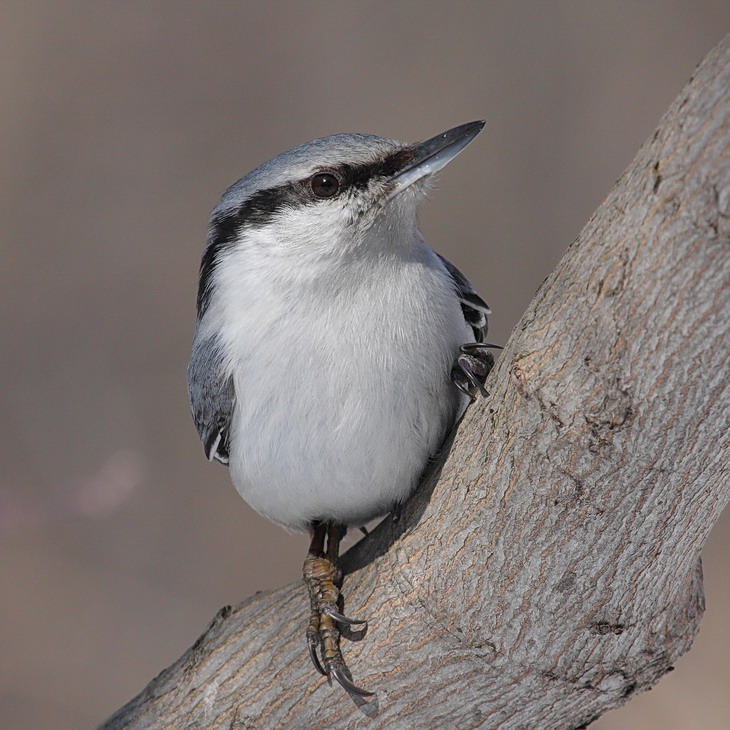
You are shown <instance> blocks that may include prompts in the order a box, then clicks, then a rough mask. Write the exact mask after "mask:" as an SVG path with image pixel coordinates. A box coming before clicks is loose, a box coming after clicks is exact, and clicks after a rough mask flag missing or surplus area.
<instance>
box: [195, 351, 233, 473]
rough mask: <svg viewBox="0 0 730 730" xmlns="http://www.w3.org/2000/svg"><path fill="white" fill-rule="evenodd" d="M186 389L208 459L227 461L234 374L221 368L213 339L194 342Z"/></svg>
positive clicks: (220, 356)
mask: <svg viewBox="0 0 730 730" xmlns="http://www.w3.org/2000/svg"><path fill="white" fill-rule="evenodd" d="M188 392H189V394H190V407H191V409H192V412H193V420H194V421H195V426H196V428H197V429H198V433H199V434H200V440H201V441H202V442H203V448H204V449H205V455H206V456H207V457H208V459H209V461H213V459H216V460H217V461H220V462H221V464H227V463H228V457H229V453H228V449H229V443H230V427H231V418H232V416H233V408H234V406H235V403H236V392H235V390H234V387H233V378H232V377H231V376H230V375H228V376H227V375H226V374H225V372H224V370H223V358H222V355H221V352H220V349H219V347H218V345H217V343H216V342H215V340H214V339H212V338H209V339H206V340H201V341H198V340H197V338H196V340H195V343H194V344H193V354H192V357H191V358H190V364H189V365H188Z"/></svg>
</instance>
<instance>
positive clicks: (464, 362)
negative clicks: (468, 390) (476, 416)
mask: <svg viewBox="0 0 730 730" xmlns="http://www.w3.org/2000/svg"><path fill="white" fill-rule="evenodd" d="M468 357H469V355H460V356H459V357H458V359H457V363H458V365H459V368H460V370H461V372H462V373H463V374H464V375H465V377H466V379H467V380H468V381H469V382H470V383H471V384H472V385H473V386H474V387H475V388H476V389H477V390H478V391H479V392H480V393H481V394H482V395H483V396H484V397H485V398H486V397H487V396H488V395H489V393H487V390H486V388H485V387H484V386H483V385H482V383H481V381H480V380H479V378H477V376H476V375H475V374H474V371H473V370H472V369H471V364H470V363H469V361H468V359H467V358H468Z"/></svg>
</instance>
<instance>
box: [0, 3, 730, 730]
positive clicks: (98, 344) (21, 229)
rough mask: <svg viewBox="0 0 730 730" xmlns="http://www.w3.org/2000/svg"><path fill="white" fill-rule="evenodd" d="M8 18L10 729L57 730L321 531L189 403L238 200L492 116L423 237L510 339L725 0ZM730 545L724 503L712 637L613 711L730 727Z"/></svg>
mask: <svg viewBox="0 0 730 730" xmlns="http://www.w3.org/2000/svg"><path fill="white" fill-rule="evenodd" d="M0 14H1V18H0V85H1V87H0V88H1V91H2V108H1V110H0V119H1V120H2V121H1V130H0V149H1V150H2V155H1V157H0V165H1V166H2V175H1V178H2V186H3V191H2V206H3V210H2V216H1V219H0V226H2V232H1V234H0V252H1V256H2V265H1V266H0V277H1V278H0V307H1V308H2V319H1V321H2V340H1V342H2V344H1V349H0V378H2V388H1V389H0V407H1V408H2V418H1V419H0V422H1V424H2V425H1V426H0V428H2V434H0V470H1V471H0V490H1V491H0V529H1V531H2V533H1V544H2V560H1V562H0V571H1V573H0V575H1V581H2V583H1V585H0V630H1V642H2V643H1V646H2V651H1V652H0V671H1V672H2V675H1V676H0V692H1V694H0V725H2V727H3V728H54V729H55V728H81V727H88V726H91V725H93V724H95V723H97V722H99V721H101V720H102V719H103V718H104V717H105V716H107V715H108V714H109V713H111V712H112V711H113V710H115V709H116V708H117V707H118V706H120V705H121V704H123V703H124V702H125V701H127V700H128V699H130V698H131V697H132V696H133V695H134V694H135V693H136V692H137V691H138V690H140V689H141V688H142V687H143V686H144V684H145V683H146V682H147V681H148V680H149V679H151V678H152V677H153V676H154V675H155V674H156V673H157V672H158V671H159V670H161V669H162V668H163V667H165V666H167V665H168V664H170V663H171V662H172V661H174V660H175V659H176V658H177V657H178V656H179V655H180V654H181V653H182V652H183V651H184V650H185V649H186V648H187V647H188V646H189V645H190V643H191V642H192V641H193V640H194V639H195V638H196V637H197V636H198V634H199V633H200V632H201V631H202V630H203V628H204V627H205V625H206V623H207V622H208V621H209V620H210V619H211V618H212V616H213V614H214V613H215V611H216V610H217V609H218V608H219V607H220V606H222V605H224V604H226V603H236V602H238V601H240V600H242V599H243V598H245V597H246V596H247V595H249V594H251V593H252V592H253V591H255V590H257V589H265V588H269V587H273V586H277V585H280V584H282V583H283V582H287V581H292V580H296V579H298V577H299V571H300V566H301V562H302V559H303V553H304V550H305V538H303V537H302V536H296V535H288V534H287V533H285V532H283V531H282V530H280V529H279V528H277V527H274V526H273V525H271V524H269V523H268V522H266V521H265V520H264V519H263V518H260V517H259V516H258V515H256V514H254V513H252V511H251V510H250V509H248V507H247V506H246V505H245V504H244V503H243V501H242V500H241V499H240V498H239V497H238V495H237V494H236V493H235V491H234V489H233V487H232V486H231V485H230V483H229V480H228V475H227V473H226V470H225V469H224V468H223V467H221V466H218V465H210V464H208V463H207V462H206V461H205V459H204V457H203V451H202V448H201V446H200V443H199V442H198V438H197V435H196V433H195V430H194V428H193V425H192V422H191V419H190V415H189V412H188V404H187V395H186V386H185V368H186V364H187V357H188V354H189V346H190V340H191V334H192V327H193V321H194V300H195V289H196V280H197V267H198V262H199V258H200V254H201V250H202V244H203V239H204V235H205V231H206V224H207V215H208V212H209V210H210V208H211V207H212V205H213V204H214V203H215V202H216V199H217V197H218V195H219V194H220V193H221V192H222V190H223V189H224V188H225V187H227V186H228V185H229V184H230V183H231V182H233V181H234V180H235V179H236V178H238V177H240V176H241V175H243V174H244V173H245V172H247V171H248V170H249V169H251V168H252V167H254V166H255V165H257V164H259V163H260V162H262V161H264V160H266V159H268V158H270V157H272V156H273V155H275V154H277V153H279V152H281V151H283V150H284V149H287V148H289V147H291V146H293V145H294V144H298V143H300V142H303V141H305V140H308V139H310V138H313V137H316V136H321V135H325V134H330V133H334V132H340V131H362V132H371V133H375V134H381V135H384V136H392V137H396V138H400V139H405V140H416V139H421V138H425V137H429V136H431V135H433V134H436V133H438V132H440V131H443V130H445V129H447V128H449V127H451V126H453V125H456V124H459V123H461V122H466V121H470V120H472V119H479V118H484V119H486V120H487V127H486V130H485V131H484V132H483V133H482V135H481V136H480V137H479V139H478V140H476V142H475V143H474V144H473V145H472V146H471V147H470V148H469V150H468V151H467V152H465V153H464V155H462V156H461V157H460V158H459V160H458V161H457V162H455V163H454V164H453V165H452V166H450V167H449V168H448V170H446V171H444V173H443V174H442V176H441V185H440V188H439V189H438V190H437V191H435V192H434V193H433V194H432V196H431V201H430V203H429V204H428V205H427V206H426V207H425V208H424V210H423V216H422V228H423V230H424V231H425V233H426V237H427V239H428V240H429V241H430V242H431V243H432V245H434V246H435V247H436V248H437V249H439V250H440V251H441V252H442V253H444V254H445V255H447V256H448V257H449V258H450V259H452V260H453V261H454V262H455V263H457V265H458V266H459V267H460V268H462V269H463V270H464V271H465V272H467V274H468V275H469V277H470V278H471V279H472V281H473V282H474V284H475V285H476V287H477V289H478V290H479V291H480V292H482V293H483V294H484V295H485V297H486V299H487V300H488V301H489V303H490V304H491V305H492V308H493V309H494V312H495V314H494V317H493V318H492V322H493V327H492V332H493V337H494V339H496V340H497V341H504V340H506V338H507V337H508V335H509V332H510V329H511V327H512V326H513V325H514V324H515V322H516V321H517V319H518V317H519V316H520V314H521V313H522V311H523V310H524V308H525V307H526V306H527V304H528V302H529V300H530V298H531V296H532V295H533V293H534V291H535V289H536V288H537V286H538V285H539V284H540V282H541V281H542V279H543V278H544V277H545V276H546V275H547V273H548V272H549V271H550V270H551V269H552V268H553V266H554V265H555V263H556V262H557V260H558V259H559V257H560V256H561V254H562V252H563V251H564V249H565V248H566V246H567V245H568V244H569V243H570V241H572V240H573V239H574V238H575V236H576V235H577V234H578V232H579V231H580V229H581V227H582V226H583V224H584V223H585V222H586V220H587V219H588V217H589V216H590V215H591V213H592V212H593V210H594V209H595V207H596V206H597V205H598V204H599V203H600V202H601V200H602V199H603V197H604V196H605V195H606V194H607V192H608V190H609V189H610V187H611V185H612V184H613V182H614V181H615V180H616V179H617V178H618V177H619V176H620V174H621V172H622V171H623V169H624V168H625V167H626V165H627V164H628V163H629V162H630V161H631V159H632V157H633V156H634V154H635V153H636V151H637V150H638V148H639V146H640V145H641V143H642V142H643V141H644V139H646V138H647V137H648V136H649V135H650V134H651V133H652V131H653V129H654V127H655V126H656V124H657V122H658V120H659V118H660V116H661V114H662V113H663V112H664V110H665V108H666V107H667V106H668V105H669V103H670V102H671V101H672V99H673V98H674V96H675V95H676V94H677V93H678V92H679V90H680V89H681V87H682V86H683V84H684V83H685V82H686V81H687V80H688V78H689V76H690V74H691V73H692V70H693V68H694V67H695V65H696V64H697V63H698V62H699V61H700V60H701V59H702V57H703V56H704V54H705V53H706V52H707V51H708V50H709V49H710V48H711V47H712V46H713V45H714V44H715V43H716V42H717V41H719V39H720V38H721V37H722V35H723V34H724V33H725V32H726V30H727V29H728V26H729V21H730V4H728V3H727V0H665V1H664V2H649V1H643V2H641V3H637V2H632V1H629V0H626V1H620V2H612V3H606V2H598V1H595V2H586V1H585V0H575V1H567V0H561V1H554V2H550V3H536V2H535V3H525V2H511V3H506V2H496V1H494V2H478V3H477V2H473V3H470V2H459V3H445V2H444V3H435V2H434V3H426V2H340V3H336V4H335V3H308V2H278V3H264V2H261V3H253V2H239V3H229V2H220V3H203V2H198V3H195V2H188V1H185V2H183V1H178V2H174V3H173V2H168V3H161V2H145V3H142V2H124V3H112V2H100V1H99V0H93V1H87V2H65V3H57V2H50V1H48V0H47V1H46V2H32V1H30V0H22V1H18V2H1V3H0ZM729 547H730V520H729V519H728V518H727V517H726V518H725V519H724V523H723V524H720V525H718V526H717V528H716V529H715V531H714V533H713V536H712V538H711V540H710V542H709V544H708V546H707V548H706V551H705V572H706V593H707V605H708V608H707V613H706V617H705V621H704V624H703V628H702V631H701V633H700V635H699V637H698V639H697V641H696V643H695V648H694V649H693V651H692V652H691V653H690V654H688V655H687V656H686V657H684V658H682V659H681V660H680V661H679V662H678V663H677V669H676V671H675V672H674V673H673V674H671V675H669V676H668V677H666V678H665V679H664V680H662V682H661V683H660V685H659V686H658V687H657V688H656V689H655V690H654V691H653V692H651V693H648V694H645V695H643V696H641V697H639V698H637V699H636V700H634V701H632V702H631V703H630V705H628V706H627V707H626V708H624V709H621V710H619V711H615V712H613V713H610V714H608V715H606V716H604V717H603V718H602V719H601V720H599V721H598V722H597V723H596V724H595V725H594V726H593V727H595V728H599V729H600V730H616V729H618V728H622V729H629V730H630V729H633V728H667V729H672V728H677V729H682V730H685V729H692V728H697V729H700V728H701V729H702V730H708V729H712V728H727V727H729V726H730V699H729V697H728V695H729V693H728V688H729V687H730V658H729V657H728V646H729V644H730V627H729V625H728V624H729V622H728V609H727V606H728V603H729V602H730V588H729V586H728V580H727V570H728V559H727V554H728V548H729ZM303 620H304V619H303ZM302 651H303V652H304V646H303V647H302ZM302 657H303V658H302V661H306V660H305V658H304V654H303V655H302ZM336 693H337V692H336V690H335V694H336Z"/></svg>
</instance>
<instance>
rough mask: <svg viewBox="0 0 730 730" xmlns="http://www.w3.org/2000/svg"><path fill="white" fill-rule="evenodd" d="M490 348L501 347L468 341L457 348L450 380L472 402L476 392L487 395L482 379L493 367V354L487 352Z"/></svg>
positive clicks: (485, 377) (499, 348) (483, 379)
mask: <svg viewBox="0 0 730 730" xmlns="http://www.w3.org/2000/svg"><path fill="white" fill-rule="evenodd" d="M490 349H497V350H501V349H502V348H501V347H500V346H499V345H490V344H488V343H486V342H468V343H466V344H465V345H462V346H461V347H460V348H459V356H458V357H457V358H456V362H455V363H454V367H453V368H451V380H452V381H453V383H454V385H455V386H456V387H457V388H458V389H459V390H460V391H461V392H462V393H464V395H467V396H469V398H470V399H471V402H472V403H473V402H474V401H475V400H476V398H477V393H481V394H482V395H483V396H484V397H485V398H486V397H488V396H489V393H488V392H487V389H486V388H485V387H484V381H485V380H486V379H487V375H489V373H490V372H491V370H492V368H493V367H494V355H492V353H491V352H489V350H490Z"/></svg>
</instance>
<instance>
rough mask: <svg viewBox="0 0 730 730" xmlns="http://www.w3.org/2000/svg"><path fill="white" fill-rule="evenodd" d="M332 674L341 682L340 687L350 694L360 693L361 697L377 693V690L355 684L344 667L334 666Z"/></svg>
mask: <svg viewBox="0 0 730 730" xmlns="http://www.w3.org/2000/svg"><path fill="white" fill-rule="evenodd" d="M332 676H333V677H334V678H335V679H336V680H337V681H338V682H339V684H340V687H342V689H344V690H345V691H347V692H349V693H350V694H353V695H358V696H359V697H372V696H373V695H374V694H375V692H370V691H369V690H367V689H363V688H362V687H358V686H357V685H356V684H354V683H353V682H352V680H351V679H350V678H349V677H348V676H347V675H346V674H345V671H344V669H343V668H342V667H332Z"/></svg>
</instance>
